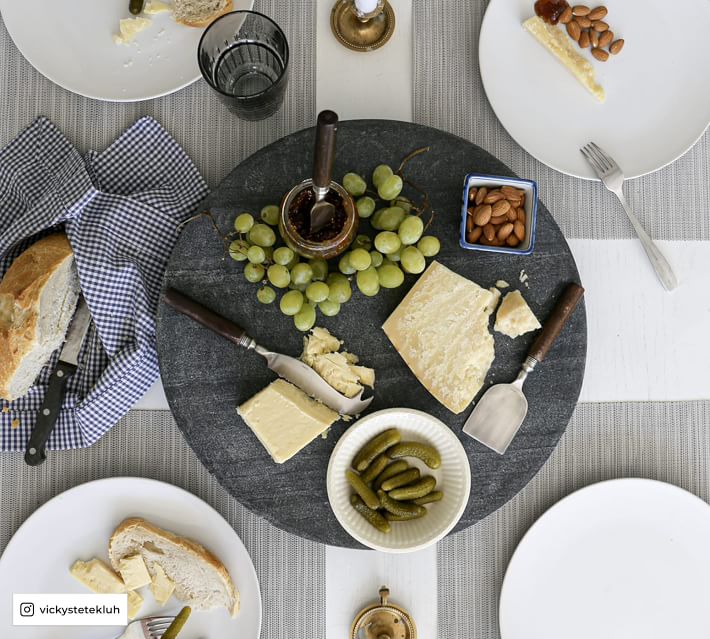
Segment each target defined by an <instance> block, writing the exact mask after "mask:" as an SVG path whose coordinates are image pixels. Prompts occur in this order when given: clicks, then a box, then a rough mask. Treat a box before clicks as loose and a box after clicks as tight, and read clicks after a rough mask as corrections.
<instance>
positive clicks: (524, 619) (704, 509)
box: [500, 479, 710, 639]
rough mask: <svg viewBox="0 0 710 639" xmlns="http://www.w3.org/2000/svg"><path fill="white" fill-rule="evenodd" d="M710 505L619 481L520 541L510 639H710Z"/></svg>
mask: <svg viewBox="0 0 710 639" xmlns="http://www.w3.org/2000/svg"><path fill="white" fill-rule="evenodd" d="M709 540H710V506H708V504H706V503H705V502H704V501H702V500H701V499H699V498H698V497H695V496H694V495H692V494H690V493H688V492H686V491H685V490H682V489H681V488H678V487H676V486H672V485H670V484H664V483H661V482H657V481H652V480H647V479H618V480H613V481H606V482H602V483H599V484H594V485H592V486H589V487H587V488H584V489H582V490H580V491H578V492H576V493H573V494H572V495H570V496H569V497H567V498H566V499H563V500H562V501H560V502H559V503H558V504H556V505H555V506H553V507H552V508H550V510H548V511H547V512H546V513H545V514H544V515H543V516H542V517H541V518H540V519H539V520H538V521H537V522H536V523H535V524H534V525H533V526H532V528H530V530H529V531H528V533H527V534H526V535H525V537H523V540H522V541H521V542H520V545H519V546H518V548H517V550H516V551H515V554H514V555H513V558H512V559H511V561H510V565H509V566H508V571H507V572H506V575H505V579H504V581H503V588H502V591H501V600H500V632H501V636H502V639H570V638H571V637H574V639H602V638H603V639H669V637H678V638H680V637H682V638H683V639H707V638H708V637H710V608H709V603H708V602H710V541H709Z"/></svg>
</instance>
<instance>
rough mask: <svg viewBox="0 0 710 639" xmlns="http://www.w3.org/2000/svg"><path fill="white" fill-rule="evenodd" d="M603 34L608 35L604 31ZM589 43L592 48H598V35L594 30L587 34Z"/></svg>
mask: <svg viewBox="0 0 710 639" xmlns="http://www.w3.org/2000/svg"><path fill="white" fill-rule="evenodd" d="M604 33H609V32H608V31H605V32H604ZM589 43H590V44H591V45H592V46H593V47H598V46H599V33H598V32H597V31H595V30H594V29H592V30H591V31H590V32H589Z"/></svg>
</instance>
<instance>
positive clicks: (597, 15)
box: [587, 6, 609, 20]
mask: <svg viewBox="0 0 710 639" xmlns="http://www.w3.org/2000/svg"><path fill="white" fill-rule="evenodd" d="M607 13H609V11H608V10H607V8H606V7H604V6H601V7H595V8H594V9H592V10H591V11H590V12H589V13H588V14H587V17H588V18H589V19H590V20H601V19H602V18H603V17H605V16H606V14H607Z"/></svg>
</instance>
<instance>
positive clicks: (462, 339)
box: [382, 261, 498, 413]
mask: <svg viewBox="0 0 710 639" xmlns="http://www.w3.org/2000/svg"><path fill="white" fill-rule="evenodd" d="M497 301H498V298H497V296H496V295H494V294H493V293H491V292H490V291H489V290H486V289H485V288H481V287H480V286H478V284H475V283H474V282H471V281H470V280H467V279H466V278H465V277H461V276H460V275H458V274H457V273H454V272H453V271H451V270H449V269H448V268H446V267H445V266H443V265H442V264H440V263H439V262H436V261H434V262H432V263H431V265H430V266H429V268H428V269H427V270H426V271H425V272H424V274H423V275H422V276H421V277H420V278H419V280H418V281H417V283H416V284H415V285H414V286H413V287H412V289H411V290H410V291H409V293H407V295H406V296H405V298H404V299H403V300H402V302H401V303H400V304H399V306H398V307H397V308H396V309H395V311H394V312H393V313H392V315H390V316H389V318H388V319H387V321H386V322H385V323H384V325H383V326H382V328H383V329H384V331H385V333H386V334H387V337H389V338H390V341H391V342H392V344H393V345H394V347H395V348H396V349H397V351H398V352H399V354H400V355H401V356H402V359H404V361H405V362H406V363H407V365H408V366H409V368H411V369H412V372H413V373H414V374H415V375H416V376H417V379H419V381H420V382H421V383H422V384H423V385H424V386H425V388H426V389H427V390H428V391H429V392H430V393H431V394H432V395H433V396H434V397H436V399H438V400H439V401H440V402H441V403H442V404H443V405H444V406H446V408H448V409H449V410H450V411H452V412H453V413H461V412H462V411H463V410H464V409H465V408H466V407H467V406H468V405H469V404H470V403H471V401H472V400H473V398H474V397H475V396H476V394H477V393H478V391H479V390H481V387H482V386H483V383H484V381H485V379H486V374H487V373H488V369H489V368H490V367H491V364H492V362H493V358H494V356H495V350H494V345H493V336H492V335H491V333H490V331H489V330H488V322H489V319H490V316H491V313H492V312H493V309H494V308H495V304H496V303H497Z"/></svg>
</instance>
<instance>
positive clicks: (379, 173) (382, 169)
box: [372, 164, 399, 200]
mask: <svg viewBox="0 0 710 639" xmlns="http://www.w3.org/2000/svg"><path fill="white" fill-rule="evenodd" d="M392 173H393V171H392V169H391V168H390V167H389V166H387V165H386V164H380V165H379V166H376V167H375V170H374V171H373V172H372V183H373V184H374V185H375V188H376V189H379V188H380V184H382V182H384V181H385V180H386V179H387V178H388V177H391V176H392ZM397 195H399V193H398V194H397ZM397 195H395V196H394V197H397ZM388 199H390V200H393V199H394V198H388Z"/></svg>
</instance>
